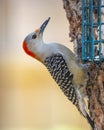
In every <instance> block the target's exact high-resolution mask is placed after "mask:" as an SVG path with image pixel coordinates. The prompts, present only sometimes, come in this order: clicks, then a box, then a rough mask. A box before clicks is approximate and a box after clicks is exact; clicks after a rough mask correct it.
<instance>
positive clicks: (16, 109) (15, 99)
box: [0, 0, 89, 130]
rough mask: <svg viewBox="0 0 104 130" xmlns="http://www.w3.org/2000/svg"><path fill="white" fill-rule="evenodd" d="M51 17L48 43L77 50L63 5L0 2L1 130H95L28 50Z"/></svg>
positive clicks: (45, 0)
mask: <svg viewBox="0 0 104 130" xmlns="http://www.w3.org/2000/svg"><path fill="white" fill-rule="evenodd" d="M49 16H50V17H51V20H50V22H49V24H48V26H47V28H46V30H45V32H44V40H45V41H46V42H52V41H55V42H59V43H62V44H64V45H65V46H68V47H69V48H71V49H72V43H70V42H69V37H68V32H69V30H68V27H69V25H68V22H67V19H66V14H65V11H64V9H63V3H62V0H0V130H88V129H89V125H88V124H87V123H86V121H85V119H83V118H82V116H81V115H80V114H79V113H78V112H77V110H76V108H75V107H74V106H73V105H72V104H71V103H70V102H69V101H68V100H67V98H66V97H65V96H64V95H63V93H62V92H61V90H60V89H59V87H58V86H57V85H56V83H55V82H54V81H53V79H52V78H51V76H50V75H49V73H48V71H47V70H46V68H45V67H44V66H43V65H42V64H41V63H39V62H38V61H36V60H35V59H33V58H31V57H29V56H27V55H26V54H25V53H24V51H23V49H22V42H23V40H24V38H25V36H26V35H27V34H28V33H30V32H32V31H34V30H35V29H37V28H39V27H40V25H41V24H42V23H43V21H44V20H45V19H47V18H48V17H49Z"/></svg>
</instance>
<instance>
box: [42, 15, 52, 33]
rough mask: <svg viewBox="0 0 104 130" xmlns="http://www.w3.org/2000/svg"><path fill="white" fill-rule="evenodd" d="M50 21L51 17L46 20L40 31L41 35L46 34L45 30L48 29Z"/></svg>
mask: <svg viewBox="0 0 104 130" xmlns="http://www.w3.org/2000/svg"><path fill="white" fill-rule="evenodd" d="M49 20H50V17H49V18H48V19H47V20H45V21H44V23H43V24H42V25H41V27H40V31H39V33H40V34H42V33H43V32H44V29H45V28H46V26H47V24H48V22H49Z"/></svg>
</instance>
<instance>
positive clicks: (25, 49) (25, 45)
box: [23, 41, 40, 61]
mask: <svg viewBox="0 0 104 130" xmlns="http://www.w3.org/2000/svg"><path fill="white" fill-rule="evenodd" d="M23 49H24V51H25V52H26V54H28V55H29V56H31V57H33V58H35V59H37V60H38V61H40V58H39V57H37V55H35V54H34V53H33V52H31V51H30V50H29V49H28V47H27V44H26V42H25V41H24V42H23Z"/></svg>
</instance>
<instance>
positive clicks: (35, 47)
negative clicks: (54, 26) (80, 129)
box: [23, 17, 93, 127]
mask: <svg viewBox="0 0 104 130" xmlns="http://www.w3.org/2000/svg"><path fill="white" fill-rule="evenodd" d="M49 20H50V17H49V18H48V19H46V20H45V22H44V23H43V24H42V25H41V26H40V28H39V29H36V30H35V31H34V32H32V33H30V34H28V35H27V36H26V38H25V39H24V41H23V49H24V51H25V52H26V53H27V54H28V55H29V56H31V57H33V58H35V59H37V60H38V61H40V62H41V63H43V64H44V65H45V66H46V68H47V69H48V71H49V72H50V74H51V76H52V77H53V79H54V80H55V81H56V83H57V84H58V86H60V88H61V90H62V91H63V93H64V94H65V95H66V97H67V98H68V99H69V100H70V101H71V102H72V103H73V104H74V105H75V106H76V107H77V109H78V110H79V112H80V113H81V114H82V115H83V116H84V117H85V118H86V119H87V121H88V122H89V124H90V125H91V127H93V121H92V120H91V118H90V116H89V114H88V113H87V110H86V105H85V102H84V97H83V94H84V91H82V90H84V89H85V88H84V87H85V82H86V76H87V75H86V73H85V71H84V69H83V67H82V66H81V65H80V64H78V63H77V59H76V57H75V55H74V53H73V52H72V51H71V50H70V49H68V48H67V47H65V46H64V45H61V44H59V43H53V42H52V43H45V42H44V41H43V32H44V29H45V28H46V26H47V24H48V22H49Z"/></svg>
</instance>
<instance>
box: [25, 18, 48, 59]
mask: <svg viewBox="0 0 104 130" xmlns="http://www.w3.org/2000/svg"><path fill="white" fill-rule="evenodd" d="M49 20H50V17H49V18H48V19H47V20H45V21H44V23H43V24H42V25H41V26H40V28H39V29H36V30H35V31H34V32H32V33H30V34H28V35H27V36H26V38H25V39H24V41H23V49H24V51H25V52H26V53H27V54H28V55H30V56H32V57H34V58H36V59H38V60H39V58H38V57H37V56H36V55H35V53H34V51H35V50H36V47H37V46H38V45H39V44H41V43H42V42H43V39H42V38H43V32H44V29H45V28H46V26H47V24H48V22H49Z"/></svg>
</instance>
